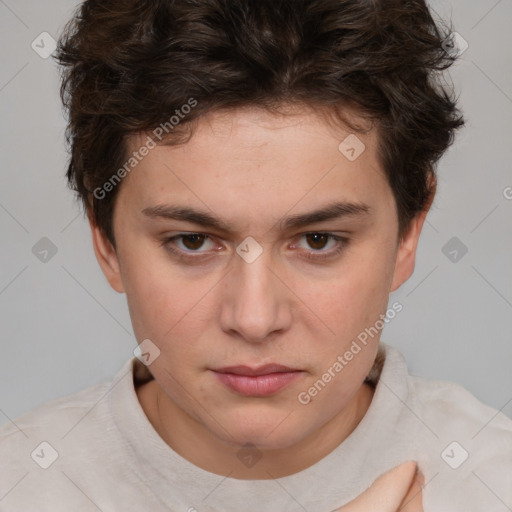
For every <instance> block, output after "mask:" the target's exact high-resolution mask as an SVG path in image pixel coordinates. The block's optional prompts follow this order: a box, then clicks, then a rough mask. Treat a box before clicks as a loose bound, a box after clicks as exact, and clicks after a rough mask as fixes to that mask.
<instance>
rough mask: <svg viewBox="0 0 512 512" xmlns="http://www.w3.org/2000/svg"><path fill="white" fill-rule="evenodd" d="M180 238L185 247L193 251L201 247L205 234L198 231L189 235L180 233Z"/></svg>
mask: <svg viewBox="0 0 512 512" xmlns="http://www.w3.org/2000/svg"><path fill="white" fill-rule="evenodd" d="M181 238H182V243H183V245H184V246H185V248H186V249H189V250H191V251H195V250H197V249H200V248H201V247H202V245H203V243H204V240H205V238H206V236H205V235H201V234H200V233H193V234H191V235H182V236H181Z"/></svg>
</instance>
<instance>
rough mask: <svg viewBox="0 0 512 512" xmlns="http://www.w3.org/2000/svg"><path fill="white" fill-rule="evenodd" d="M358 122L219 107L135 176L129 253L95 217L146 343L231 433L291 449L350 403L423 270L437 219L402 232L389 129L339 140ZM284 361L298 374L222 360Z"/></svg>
mask: <svg viewBox="0 0 512 512" xmlns="http://www.w3.org/2000/svg"><path fill="white" fill-rule="evenodd" d="M349 134H350V131H347V130H343V129H342V128H340V127H334V126H333V125H329V124H328V123H326V122H325V120H323V119H322V118H321V117H319V116H317V115H315V114H314V113H308V112H304V111H302V113H295V114H294V115H288V116H276V115H271V114H268V113H264V112H263V111H261V110H258V109H244V110H237V111H230V112H217V113H214V114H209V115H208V116H207V117H204V118H202V120H201V121H200V123H199V124H198V126H197V129H196V131H195V132H194V135H193V136H192V138H191V139H190V140H189V142H187V143H186V144H183V145H181V146H172V147H171V146H157V147H156V148H154V149H152V150H151V151H149V153H148V154H147V156H145V157H144V158H143V159H142V160H141V161H140V163H138V165H137V166H136V167H135V168H134V169H133V170H132V171H131V172H130V173H129V174H128V175H127V176H126V177H125V178H124V180H123V182H122V184H121V185H120V186H121V188H120V190H119V195H118V198H117V201H116V206H115V213H114V221H113V225H114V233H115V238H116V246H117V248H116V251H113V249H112V248H111V246H110V245H109V244H108V243H107V242H106V241H105V239H104V238H103V237H102V235H101V234H100V232H99V230H98V229H97V228H95V227H94V225H93V234H94V240H95V249H96V254H97V256H98V260H99V261H100V265H101V266H102V268H103V270H104V272H105V275H106V276H107V278H108V279H109V281H110V283H111V285H112V286H113V287H114V288H115V289H116V290H117V291H119V292H125V293H126V295H127V300H128V305H129V310H130V315H131V319H132V324H133V328H134V332H135V335H136V337H137V340H138V341H139V343H140V342H141V341H142V340H146V339H149V340H151V343H152V344H154V346H156V347H157V348H158V350H159V351H160V354H159V356H158V357H157V358H156V359H155V360H154V361H153V362H152V363H151V365H150V370H151V372H152V373H153V375H154V376H155V379H156V381H157V382H158V384H159V385H160V387H161V388H162V390H163V391H164V392H165V394H166V395H167V396H168V397H169V399H170V401H171V402H172V403H173V404H174V405H175V407H176V409H175V414H176V417H177V418H178V417H180V418H182V419H183V420H185V419H186V420H187V421H191V422H194V424H196V425H201V427H204V429H206V430H207V431H208V432H209V433H210V434H212V435H213V436H214V437H215V438H218V439H220V440H222V441H225V442H226V443H230V444H233V445H237V444H239V445H244V444H246V443H252V444H254V445H257V446H259V447H261V448H269V449H270V448H285V447H287V446H291V445H293V444H295V443H298V442H300V441H301V440H302V439H305V438H307V436H309V435H310V434H312V433H314V432H315V431H318V430H319V429H321V428H322V427H323V426H324V425H326V424H327V423H328V422H330V421H332V420H334V419H335V418H336V417H337V416H339V415H340V414H342V413H343V411H344V410H345V408H346V407H347V404H348V403H349V402H350V401H351V399H352V398H353V397H354V396H355V394H356V393H357V392H358V390H359V389H360V388H361V385H362V382H363V380H364V378H365V376H366V375H367V373H368V372H369V370H370V368H371V366H372V362H373V359H374V357H375V354H376V350H377V346H378V342H379V337H380V330H379V332H378V334H375V335H373V337H372V336H367V340H366V344H363V343H362V342H361V341H358V342H357V345H358V346H359V348H360V350H359V351H357V349H355V348H354V345H353V343H354V340H358V336H359V340H361V336H360V335H361V333H363V332H364V331H365V329H368V328H370V327H372V326H375V325H376V323H377V325H381V323H382V318H383V317H382V316H381V315H383V314H385V313H386V310H387V308H388V299H389V293H390V291H392V290H394V289H396V288H398V287H399V286H400V285H401V284H402V283H403V282H404V281H405V280H406V279H407V278H408V277H409V276H410V274H411V273H412V271H413V268H414V255H415V249H416V243H417V238H418V236H419V232H420V230H421V225H422V222H423V219H422V218H421V217H420V218H418V220H415V221H414V222H413V223H412V224H411V226H412V227H411V230H410V232H409V233H408V235H407V236H406V237H405V238H404V239H403V240H402V242H401V243H400V244H399V243H398V239H397V226H398V219H397V215H396V207H395V202H394V198H393V194H392V191H391V189H390V187H389V185H388V184H387V181H386V178H385V176H384V173H383V171H382V169H381V168H380V167H379V163H378V160H377V155H376V145H377V139H376V133H375V130H374V129H372V130H371V131H370V132H368V133H367V134H366V135H359V134H358V137H359V139H360V141H362V142H363V143H364V145H365V149H364V151H363V152H362V153H361V154H360V156H358V157H357V158H356V159H355V160H353V161H351V160H349V159H348V158H347V157H346V156H345V155H346V154H347V153H345V154H344V153H342V152H341V151H340V150H339V149H338V146H339V145H340V142H341V141H343V140H344V139H345V138H346V137H347V136H348V135H349ZM145 140H146V139H145V137H142V136H141V137H135V136H134V137H133V138H132V140H131V143H130V144H131V148H130V149H131V151H135V150H137V149H138V148H140V146H141V145H142V144H144V141H145ZM348 154H350V153H348ZM350 156H352V155H350ZM347 205H355V206H352V209H350V208H349V207H348V206H347ZM329 208H330V209H329ZM326 209H327V210H326ZM319 211H324V214H317V215H314V212H319ZM326 211H327V213H326ZM194 212H196V214H194ZM201 213H202V214H203V215H202V216H201V215H200V214H201ZM207 221H208V222H207ZM213 221H215V222H213ZM379 320H381V322H380V323H379ZM351 347H352V349H351ZM347 351H349V352H350V351H351V352H352V353H353V357H352V358H351V359H350V360H347V358H346V357H343V355H344V354H345V353H346V352H347ZM356 351H357V353H356ZM339 356H341V357H342V360H343V361H344V363H343V364H342V363H341V362H340V359H339ZM336 362H338V363H339V364H338V365H337V364H336ZM269 364H270V365H274V364H278V365H283V366H285V367H288V368H289V369H292V370H294V371H284V372H281V375H275V374H276V369H275V368H274V369H272V368H267V369H266V370H265V369H262V370H261V372H259V373H265V372H266V374H267V375H266V376H260V377H254V376H252V377H250V376H247V372H248V370H247V369H237V370H233V371H228V372H227V373H221V371H222V370H223V369H225V368H227V367H237V366H245V367H249V368H251V369H253V370H254V369H256V370H258V369H260V367H262V366H263V365H269ZM340 365H341V366H342V369H341V370H340ZM281 370H282V369H281ZM237 372H238V373H237ZM244 372H245V376H243V375H240V373H242V374H244ZM233 373H236V375H234V376H233ZM257 373H258V372H257ZM269 374H272V375H269ZM326 374H329V375H330V378H329V376H327V377H326ZM319 380H320V381H322V383H323V385H322V384H320V385H319V384H318V381H319ZM315 383H317V384H316V387H315ZM312 389H313V391H311V390H312ZM315 389H316V392H315V391H314V390H315Z"/></svg>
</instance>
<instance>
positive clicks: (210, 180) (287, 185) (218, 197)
mask: <svg viewBox="0 0 512 512" xmlns="http://www.w3.org/2000/svg"><path fill="white" fill-rule="evenodd" d="M146 137H147V134H144V135H137V136H132V137H131V138H130V139H129V152H130V153H131V152H132V151H137V148H139V147H140V146H141V145H143V144H144V141H145V140H147V138H146ZM376 146H377V134H376V129H375V128H372V129H369V130H368V131H367V132H366V133H363V134H361V133H357V134H354V133H352V132H351V131H350V128H348V127H346V126H342V125H340V124H336V123H333V122H331V121H329V120H326V119H325V117H324V116H322V115H319V114H317V113H315V112H314V111H307V110H304V111H292V112H291V113H290V112H288V113H287V114H286V115H275V114H270V113H269V112H266V111H263V110H262V109H258V108H245V109H238V110H231V111H218V112H214V113H210V114H208V115H206V116H204V117H203V118H201V119H200V120H199V121H198V122H197V124H196V125H195V126H194V131H193V134H192V137H191V138H190V139H189V141H188V142H186V143H184V144H179V145H174V146H173V145H157V146H156V147H155V148H154V149H151V150H150V151H149V152H148V154H147V155H146V156H145V157H144V158H143V159H141V160H140V162H139V163H138V164H137V167H136V168H135V169H134V170H133V171H132V172H130V174H129V175H128V176H126V178H125V181H126V183H123V187H121V188H122V189H125V190H122V192H121V191H120V195H123V196H124V197H125V199H126V200H128V201H129V203H130V204H131V205H133V206H135V205H136V206H137V208H139V210H140V211H142V210H143V209H144V208H147V207H151V206H156V205H161V204H166V203H173V204H175V203H176V200H177V199H179V200H181V202H182V204H187V205H189V206H190V205H196V206H202V207H203V209H204V208H205V207H206V208H208V209H211V210H214V211H217V212H219V211H222V210H224V211H228V210H229V211H230V213H231V214H232V215H237V214H239V215H244V216H245V217H250V216H251V212H252V213H253V214H254V215H261V214H262V213H265V212H266V213H267V214H268V213H269V212H270V213H271V212H276V215H281V213H282V212H283V211H286V210H290V209H293V208H294V205H295V204H297V208H298V207H299V203H302V204H304V203H308V205H310V206H315V207H316V206H319V205H320V204H324V203H325V202H333V201H335V200H340V201H348V202H363V203H367V204H371V203H375V202H376V201H378V200H379V198H382V196H383V195H387V196H388V197H389V194H390V190H389V188H388V186H387V181H386V179H385V177H384V174H383V172H382V170H381V168H380V167H379V163H378V158H377V154H376ZM351 150H352V151H351ZM354 155H355V156H356V158H354ZM298 211H300V210H297V212H298Z"/></svg>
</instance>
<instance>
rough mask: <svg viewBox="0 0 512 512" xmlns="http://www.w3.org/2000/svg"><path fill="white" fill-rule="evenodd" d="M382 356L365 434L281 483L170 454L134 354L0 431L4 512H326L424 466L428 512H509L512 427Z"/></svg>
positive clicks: (447, 386)
mask: <svg viewBox="0 0 512 512" xmlns="http://www.w3.org/2000/svg"><path fill="white" fill-rule="evenodd" d="M381 350H382V354H383V355H384V356H385V361H384V365H383V366H381V368H379V369H378V370H379V371H377V373H376V374H374V375H373V377H372V378H373V380H374V382H376V390H375V394H374V397H373V400H372V403H371V405H370V407H369V409H368V411H367V413H366V415H365V416H364V418H363V419H362V421H361V422H360V423H359V425H358V426H357V428H356V429H355V430H354V431H353V432H352V434H351V435H350V436H349V437H348V438H347V439H346V440H345V441H344V442H342V443H341V444H340V445H339V446H338V447H337V448H336V449H335V450H333V451H332V452H331V453H330V454H329V455H327V456H326V457H324V458H323V459H322V460H320V461H319V462H317V463H316V464H314V465H312V466H310V467H309V468H307V469H305V470H303V471H300V472H299V473H295V474H293V475H291V476H287V477H284V478H279V479H275V480H272V479H270V480H238V479H233V478H229V477H225V476H219V475H216V474H214V473H210V472H208V471H205V470H203V469H201V468H199V467H197V466H195V465H194V464H192V463H190V462H189V461H187V460H186V459H184V458H183V457H181V456H180V455H178V454H177V453H176V452H175V451H174V450H172V448H170V447H169V446H168V445H167V444H166V443H165V442H164V441H163V440H162V438H161V437H160V436H159V435H158V433H157V432H156V431H155V429H154V428H153V426H152V425H151V423H150V422H149V420H148V418H147V417H146V415H145V413H144V411H143V409H142V407H141V405H140V403H139V401H138V398H137V395H136V392H135V386H137V385H139V383H142V382H145V381H147V380H148V379H150V378H152V376H151V374H150V373H149V371H148V369H147V368H146V367H145V366H144V365H143V364H142V363H141V362H140V361H139V360H138V359H137V358H135V357H134V358H132V359H130V360H128V361H127V362H126V363H125V364H124V366H123V367H122V368H121V370H120V371H119V372H118V374H117V375H116V376H115V378H114V379H113V381H112V382H111V383H107V382H105V383H101V384H98V385H95V386H92V387H89V388H87V389H84V390H83V391H80V392H78V393H75V394H72V395H69V396H65V397H62V398H59V399H56V400H52V401H50V402H47V403H45V404H43V405H42V406H40V407H38V408H36V409H34V410H32V411H30V412H28V413H26V414H24V415H22V416H20V417H18V418H16V419H15V420H14V422H9V423H7V424H5V425H3V426H1V427H0V511H2V512H36V511H37V512H60V511H63V512H64V511H65V512H69V511H84V512H86V511H96V512H97V511H98V510H100V511H102V512H111V511H123V512H127V511H132V510H133V511H138V512H140V511H151V512H159V511H172V512H194V511H197V512H214V511H215V512H235V511H236V512H304V511H307V512H330V511H332V510H334V509H336V508H337V507H340V506H341V505H343V504H345V503H347V502H349V501H350V500H352V499H353V498H355V497H356V496H358V495H359V494H361V493H362V492H363V491H364V490H366V489H367V488H368V486H369V485H370V484H371V483H372V482H373V481H374V480H375V479H376V478H377V477H378V476H379V475H380V474H382V473H384V472H386V471H388V470H389V469H391V468H393V467H395V466H397V465H398V464H400V463H401V462H404V461H407V460H416V461H418V465H419V467H420V469H421V470H422V472H423V474H424V475H425V487H424V489H423V506H424V510H425V512H506V511H509V512H510V510H512V420H511V419H510V418H508V417H506V416H505V415H504V414H502V413H500V412H498V411H496V410H495V409H493V408H491V407H488V406H486V405H484V404H483V403H481V402H480V401H479V400H477V399H476V398H475V397H474V396H473V395H471V394H470V393H469V392H468V391H466V390H465V389H464V388H462V387H461V386H459V385H457V384H454V383H450V382H442V381H432V380H427V379H423V378H420V377H416V376H411V375H409V373H408V370H407V365H406V362H405V360H404V357H403V356H402V354H401V353H400V352H399V351H398V350H397V349H395V348H393V347H392V346H390V345H387V344H385V343H383V342H381ZM45 468H46V469H45ZM369 512H371V511H369Z"/></svg>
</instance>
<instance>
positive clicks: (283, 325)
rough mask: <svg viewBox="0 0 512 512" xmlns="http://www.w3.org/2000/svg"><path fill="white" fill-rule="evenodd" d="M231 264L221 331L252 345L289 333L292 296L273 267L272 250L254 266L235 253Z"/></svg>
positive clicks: (224, 292) (224, 284) (261, 256)
mask: <svg viewBox="0 0 512 512" xmlns="http://www.w3.org/2000/svg"><path fill="white" fill-rule="evenodd" d="M232 265H233V267H232V269H231V271H230V272H228V274H227V275H226V277H225V282H224V283H223V292H222V297H221V313H220V323H221V328H222V329H223V330H224V331H225V332H227V333H229V334H231V335H238V336H239V337H240V338H242V339H244V340H245V341H247V342H252V343H258V342H264V341H268V340H269V339H270V338H271V337H274V336H273V335H275V334H276V333H278V332H284V331H285V330H287V329H288V327H289V326H290V324H291V319H292V310H291V302H292V297H293V293H292V292H291V291H290V288H289V287H288V286H286V278H283V276H281V275H278V272H277V269H276V265H273V264H272V254H271V251H270V249H268V248H266V249H264V250H263V252H262V253H261V254H260V255H259V256H258V257H257V258H256V260H254V261H252V262H251V263H249V262H248V261H246V260H244V259H243V258H242V257H240V256H239V255H238V254H236V255H235V256H234V261H233V262H232Z"/></svg>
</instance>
